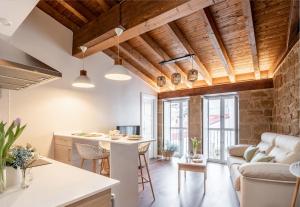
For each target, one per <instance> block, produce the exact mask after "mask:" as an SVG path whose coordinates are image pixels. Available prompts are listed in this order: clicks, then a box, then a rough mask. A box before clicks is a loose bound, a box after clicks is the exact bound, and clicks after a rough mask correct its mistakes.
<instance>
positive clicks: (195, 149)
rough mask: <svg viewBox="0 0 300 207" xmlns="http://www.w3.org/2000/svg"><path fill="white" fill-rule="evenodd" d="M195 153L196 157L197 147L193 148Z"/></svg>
mask: <svg viewBox="0 0 300 207" xmlns="http://www.w3.org/2000/svg"><path fill="white" fill-rule="evenodd" d="M193 155H194V157H196V155H197V148H196V147H195V148H193Z"/></svg>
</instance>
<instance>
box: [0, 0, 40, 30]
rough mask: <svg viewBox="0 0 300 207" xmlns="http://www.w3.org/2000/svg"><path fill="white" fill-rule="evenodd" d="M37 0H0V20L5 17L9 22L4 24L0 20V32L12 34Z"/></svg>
mask: <svg viewBox="0 0 300 207" xmlns="http://www.w3.org/2000/svg"><path fill="white" fill-rule="evenodd" d="M38 1H39V0H0V21H1V20H3V18H4V19H6V20H7V21H9V22H10V23H11V25H10V26H5V25H3V24H1V22H0V34H3V35H5V36H12V35H13V33H14V32H15V31H16V30H17V29H18V27H19V26H20V25H21V24H22V22H23V21H24V20H25V19H26V17H27V16H28V14H30V12H31V11H32V9H33V8H34V7H35V5H36V4H37V3H38Z"/></svg>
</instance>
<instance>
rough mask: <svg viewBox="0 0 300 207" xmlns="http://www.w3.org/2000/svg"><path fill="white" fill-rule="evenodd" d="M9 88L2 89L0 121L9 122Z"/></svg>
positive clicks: (0, 92) (0, 91)
mask: <svg viewBox="0 0 300 207" xmlns="http://www.w3.org/2000/svg"><path fill="white" fill-rule="evenodd" d="M8 109H9V107H8V90H4V89H0V122H1V121H4V122H8Z"/></svg>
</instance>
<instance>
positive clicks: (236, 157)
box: [227, 132, 300, 207]
mask: <svg viewBox="0 0 300 207" xmlns="http://www.w3.org/2000/svg"><path fill="white" fill-rule="evenodd" d="M248 146H249V145H235V146H232V147H230V148H229V149H228V151H229V157H228V159H227V163H228V167H229V171H230V177H231V180H232V183H233V186H234V188H235V190H236V192H237V195H238V198H239V200H240V206H241V207H285V206H289V205H290V202H291V199H292V194H293V190H294V187H295V180H296V179H295V177H294V176H293V175H292V174H291V173H290V172H289V165H290V164H291V163H293V162H296V161H300V138H299V137H294V136H287V135H281V134H275V133H268V132H266V133H263V134H262V135H261V142H260V143H259V144H258V145H257V146H258V148H259V151H264V152H265V153H266V154H268V155H271V156H274V162H265V163H262V162H257V163H251V162H250V163H247V162H246V161H245V160H244V158H243V154H244V152H245V150H246V149H247V147H248ZM298 205H299V206H300V203H298ZM298 205H297V206H298Z"/></svg>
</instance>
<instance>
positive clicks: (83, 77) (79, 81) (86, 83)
mask: <svg viewBox="0 0 300 207" xmlns="http://www.w3.org/2000/svg"><path fill="white" fill-rule="evenodd" d="M80 49H81V51H82V70H80V75H79V77H78V78H76V79H75V81H74V82H73V83H72V86H73V87H77V88H94V87H95V85H94V84H93V83H92V81H91V79H90V78H89V77H88V76H87V72H86V70H84V54H85V52H86V50H87V47H85V46H80Z"/></svg>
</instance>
